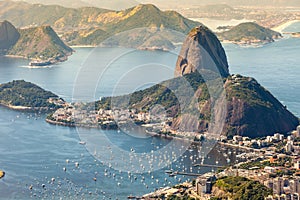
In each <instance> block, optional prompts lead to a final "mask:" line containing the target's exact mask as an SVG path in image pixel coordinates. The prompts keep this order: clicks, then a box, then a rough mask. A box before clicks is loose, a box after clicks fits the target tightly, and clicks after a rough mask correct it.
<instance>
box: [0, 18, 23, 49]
mask: <svg viewBox="0 0 300 200" xmlns="http://www.w3.org/2000/svg"><path fill="white" fill-rule="evenodd" d="M19 37H20V34H19V32H18V30H17V29H16V28H15V27H14V26H13V25H12V24H11V23H10V22H8V21H3V22H0V51H2V52H5V51H7V50H8V49H9V48H11V47H12V46H13V45H14V44H15V43H16V42H17V41H18V39H19Z"/></svg>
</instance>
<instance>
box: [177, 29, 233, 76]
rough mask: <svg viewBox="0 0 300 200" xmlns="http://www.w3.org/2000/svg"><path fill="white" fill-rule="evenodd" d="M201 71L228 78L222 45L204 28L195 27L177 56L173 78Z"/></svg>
mask: <svg viewBox="0 0 300 200" xmlns="http://www.w3.org/2000/svg"><path fill="white" fill-rule="evenodd" d="M201 70H209V71H212V72H215V73H218V74H220V75H221V77H227V76H229V70H228V62H227V57H226V54H225V51H224V49H223V47H222V44H221V43H220V41H219V39H218V38H217V37H216V35H215V34H214V33H212V32H211V31H210V30H209V29H208V28H207V27H205V26H199V27H196V28H194V29H192V30H191V31H190V33H189V34H188V36H187V38H186V40H185V42H184V43H183V45H182V48H181V51H180V54H179V56H178V60H177V63H176V69H175V77H178V76H182V75H185V74H189V73H193V72H196V71H201Z"/></svg>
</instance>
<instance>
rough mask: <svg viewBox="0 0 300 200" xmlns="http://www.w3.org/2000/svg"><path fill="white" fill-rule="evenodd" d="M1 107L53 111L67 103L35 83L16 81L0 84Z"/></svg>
mask: <svg viewBox="0 0 300 200" xmlns="http://www.w3.org/2000/svg"><path fill="white" fill-rule="evenodd" d="M0 105H2V106H5V107H8V108H11V109H14V110H27V111H51V110H56V109H58V108H60V107H62V106H64V105H65V101H64V100H63V99H61V98H59V97H58V96H57V95H55V94H53V93H52V92H49V91H46V90H44V89H42V88H41V87H39V86H37V85H35V84H33V83H30V82H26V81H24V80H14V81H12V82H9V83H5V84H0Z"/></svg>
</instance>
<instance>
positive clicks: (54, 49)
mask: <svg viewBox="0 0 300 200" xmlns="http://www.w3.org/2000/svg"><path fill="white" fill-rule="evenodd" d="M19 32H20V38H19V40H18V41H17V43H16V44H15V45H14V46H13V47H12V48H11V49H10V50H9V51H8V52H7V54H10V55H16V56H22V57H24V58H28V59H30V60H33V61H34V62H31V63H34V64H35V63H37V64H36V65H38V66H41V65H47V64H48V63H49V64H54V63H57V62H62V61H65V60H67V57H68V56H69V55H71V54H72V52H73V50H72V49H71V48H70V47H69V46H67V45H66V44H65V43H64V42H63V41H62V40H61V39H60V38H59V37H58V35H57V34H56V32H55V31H54V30H53V29H52V28H51V27H50V26H39V27H34V28H27V29H20V30H19ZM39 64H41V65H39Z"/></svg>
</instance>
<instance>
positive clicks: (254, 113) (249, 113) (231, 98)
mask: <svg viewBox="0 0 300 200" xmlns="http://www.w3.org/2000/svg"><path fill="white" fill-rule="evenodd" d="M213 77H214V76H213V74H212V79H211V80H210V81H214V79H213ZM186 81H187V82H188V83H189V84H190V86H191V87H192V88H193V91H194V93H195V94H196V97H195V98H196V99H194V101H193V102H194V103H191V99H190V98H189V97H190V95H189V91H188V90H187V89H186V87H185V84H182V83H184V82H186ZM206 81H207V80H206ZM223 81H224V87H225V91H226V97H227V98H226V99H227V109H228V110H227V113H226V116H225V117H226V120H225V126H224V129H223V133H224V134H226V135H242V136H248V137H251V138H255V137H262V136H266V135H272V134H274V133H276V132H281V133H287V132H289V131H291V130H294V129H295V128H296V127H297V125H298V124H299V120H298V118H297V117H295V116H294V115H293V114H291V113H290V112H289V111H288V110H287V109H286V108H285V107H284V106H283V105H282V104H281V103H280V102H279V101H278V100H277V99H276V98H275V97H274V96H273V95H272V94H271V93H270V92H269V91H267V90H266V89H264V88H263V87H262V86H261V85H260V84H259V83H258V82H257V81H256V80H254V79H253V78H250V77H243V76H240V75H234V76H229V77H228V78H227V79H224V80H223ZM175 94H180V95H179V98H180V99H178V98H177V97H176V95H175ZM114 98H115V99H113V100H112V99H111V97H108V98H102V99H101V101H98V102H96V109H100V108H103V109H111V102H118V103H117V104H116V105H118V106H120V107H122V106H123V108H125V107H127V108H130V109H137V110H138V111H150V109H151V108H152V107H153V106H155V105H162V106H163V107H164V109H165V110H166V113H167V115H168V117H173V118H174V119H173V122H172V128H173V129H174V130H178V129H179V128H180V127H179V124H180V123H181V122H182V121H183V120H186V119H184V117H183V116H182V113H181V111H180V110H181V109H183V108H182V106H183V105H182V102H184V104H185V103H190V104H187V105H185V106H184V107H185V108H184V109H185V111H184V114H186V113H190V114H191V117H193V116H197V117H198V121H197V124H198V125H197V130H194V131H197V132H200V133H203V132H206V131H207V130H208V129H207V128H208V126H209V123H210V120H211V117H212V116H211V103H212V100H211V99H210V98H211V96H210V94H209V90H208V88H207V85H206V82H205V81H204V79H203V78H202V77H201V76H200V75H199V74H198V73H191V74H186V75H183V77H178V78H174V79H170V80H167V81H164V82H162V83H160V84H157V85H154V86H152V87H150V88H148V89H145V90H141V91H137V92H134V93H132V94H130V95H125V96H121V97H114ZM127 99H130V101H129V105H126V104H123V102H126V100H127ZM180 102H181V103H180ZM195 109H196V110H198V111H196V112H195ZM217 113H218V112H217ZM189 123H194V122H192V121H189V120H187V122H186V124H185V125H184V126H185V127H187V128H188V127H192V124H189Z"/></svg>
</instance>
